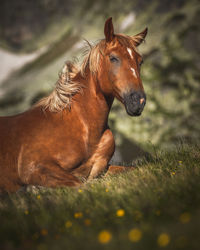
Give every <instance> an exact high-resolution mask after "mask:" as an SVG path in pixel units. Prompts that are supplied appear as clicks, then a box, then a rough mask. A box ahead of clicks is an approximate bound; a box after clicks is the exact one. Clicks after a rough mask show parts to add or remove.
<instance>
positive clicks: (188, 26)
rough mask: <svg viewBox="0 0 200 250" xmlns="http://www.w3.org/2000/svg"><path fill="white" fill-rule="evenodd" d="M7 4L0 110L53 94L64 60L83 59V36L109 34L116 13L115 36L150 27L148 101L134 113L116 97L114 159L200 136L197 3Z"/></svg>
mask: <svg viewBox="0 0 200 250" xmlns="http://www.w3.org/2000/svg"><path fill="white" fill-rule="evenodd" d="M0 5H1V7H0V59H1V60H0V115H2V116H3V115H12V114H16V113H19V112H22V111H24V110H26V109H28V108H29V107H30V106H31V105H32V104H33V103H35V102H36V101H37V100H38V99H40V98H41V97H43V96H45V95H47V94H49V93H50V92H51V90H52V89H53V87H54V84H55V82H56V80H57V78H58V72H59V71H60V70H61V68H62V66H63V64H64V62H65V61H66V60H77V59H75V58H78V60H80V61H81V58H82V57H81V55H82V53H83V50H84V46H85V44H84V41H83V38H86V39H87V40H89V41H90V42H95V41H97V40H98V39H100V38H103V28H104V22H105V20H106V19H107V18H108V17H110V16H112V17H113V22H114V27H115V31H116V33H117V32H119V33H125V34H128V35H134V34H137V33H139V32H140V31H142V30H143V29H144V28H145V27H146V26H147V27H148V28H149V33H148V35H147V38H146V42H145V43H144V44H142V45H141V46H140V52H141V54H142V55H143V56H144V64H143V67H142V74H141V75H142V79H143V85H144V88H145V91H146V94H147V104H146V107H145V110H144V112H143V114H142V116H141V117H139V118H138V117H135V118H134V117H130V116H128V115H127V114H126V111H125V109H124V107H123V106H122V105H121V104H120V103H119V102H117V101H115V103H114V106H113V108H112V112H111V114H110V120H109V124H110V127H111V129H112V130H113V131H114V134H115V138H116V142H117V146H118V149H117V155H116V156H115V161H126V162H130V161H132V160H133V159H135V158H136V157H139V156H141V155H143V154H144V152H147V151H151V150H152V149H153V148H162V149H167V150H173V148H174V145H175V144H176V143H179V142H191V143H192V142H194V141H198V140H199V138H200V112H199V111H200V2H199V1H198V0H190V1H186V0H173V1H170V0H162V1H159V0H134V1H130V0H123V1H122V0H115V1H111V0H102V1H93V0H85V1H81V0H65V1H64V0H57V1H55V0H34V1H27V0H18V1H17V0H13V1H11V0H1V4H0Z"/></svg>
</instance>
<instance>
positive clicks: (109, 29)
mask: <svg viewBox="0 0 200 250" xmlns="http://www.w3.org/2000/svg"><path fill="white" fill-rule="evenodd" d="M104 34H105V38H106V42H111V41H112V39H113V38H114V27H113V23H112V17H109V18H108V19H107V20H106V22H105V26H104Z"/></svg>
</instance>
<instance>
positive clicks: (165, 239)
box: [157, 233, 170, 247]
mask: <svg viewBox="0 0 200 250" xmlns="http://www.w3.org/2000/svg"><path fill="white" fill-rule="evenodd" d="M169 242H170V236H169V235H168V234H166V233H162V234H160V235H159V236H158V240H157V243H158V245H159V246H160V247H165V246H167V245H168V244H169Z"/></svg>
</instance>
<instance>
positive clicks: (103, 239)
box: [98, 230, 112, 244]
mask: <svg viewBox="0 0 200 250" xmlns="http://www.w3.org/2000/svg"><path fill="white" fill-rule="evenodd" d="M111 238H112V234H111V233H110V232H109V231H107V230H103V231H101V232H100V233H99V235H98V240H99V242H100V243H101V244H107V243H108V242H109V241H110V240H111Z"/></svg>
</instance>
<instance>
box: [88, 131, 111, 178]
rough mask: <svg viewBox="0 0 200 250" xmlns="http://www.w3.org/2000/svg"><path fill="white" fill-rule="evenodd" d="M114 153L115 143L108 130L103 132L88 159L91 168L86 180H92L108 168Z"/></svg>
mask: <svg viewBox="0 0 200 250" xmlns="http://www.w3.org/2000/svg"><path fill="white" fill-rule="evenodd" d="M114 151H115V141H114V137H113V134H112V132H111V130H110V129H107V130H105V132H104V133H103V135H102V137H101V140H100V142H99V144H98V145H97V148H96V150H95V152H94V154H93V155H92V157H91V158H90V159H89V164H91V166H92V168H91V171H90V174H89V176H88V179H89V180H90V179H93V178H95V177H97V176H98V175H100V174H101V173H103V172H104V171H105V170H107V168H108V163H109V161H110V159H111V157H112V155H113V153H114Z"/></svg>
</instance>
